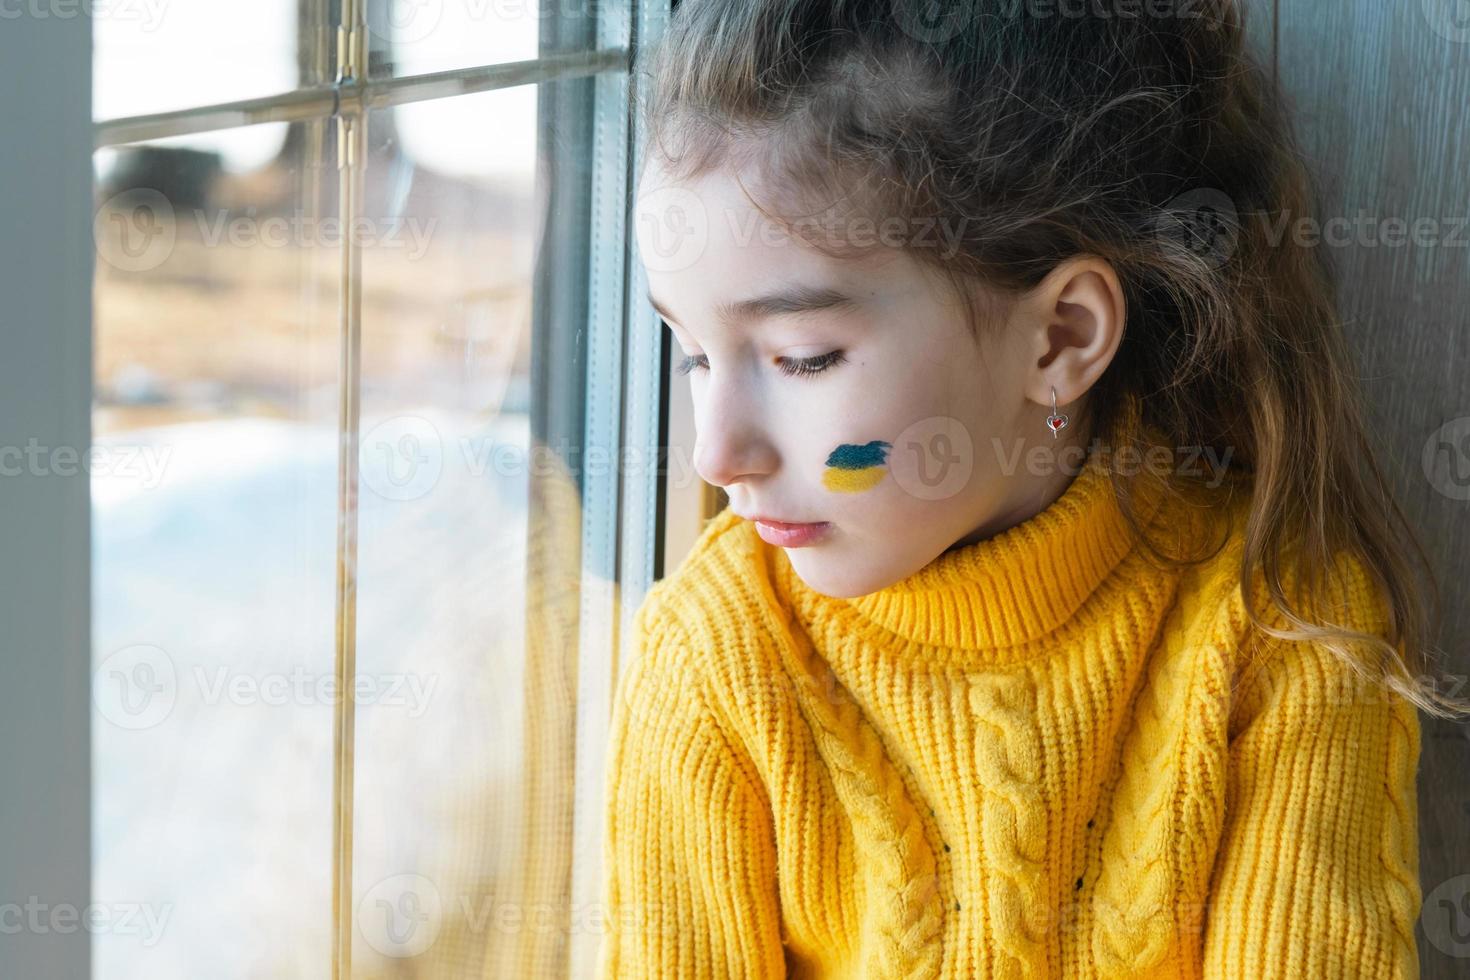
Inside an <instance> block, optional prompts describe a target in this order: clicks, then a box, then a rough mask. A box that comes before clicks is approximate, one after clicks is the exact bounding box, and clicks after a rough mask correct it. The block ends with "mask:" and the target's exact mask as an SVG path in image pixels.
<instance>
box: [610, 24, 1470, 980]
mask: <svg viewBox="0 0 1470 980" xmlns="http://www.w3.org/2000/svg"><path fill="white" fill-rule="evenodd" d="M651 64H652V79H651V92H652V98H651V99H650V100H649V101H648V102H646V103H645V104H643V105H642V106H641V110H642V112H643V113H644V118H645V120H646V123H647V126H648V131H649V133H650V140H649V147H648V151H647V153H646V154H645V159H646V160H647V167H646V169H645V171H644V172H643V173H642V174H641V175H640V180H639V188H638V203H637V208H636V212H637V215H636V216H637V219H638V222H637V229H638V247H639V251H640V255H641V258H642V261H643V263H644V265H645V267H646V270H647V274H648V281H649V285H650V292H651V299H652V301H653V303H654V304H655V306H656V308H657V309H658V310H659V312H660V314H661V315H662V316H663V318H664V320H665V322H666V323H667V324H668V327H669V329H670V330H671V331H672V333H673V336H674V338H675V339H676V340H677V342H678V344H679V347H680V349H681V350H682V352H683V362H682V364H681V365H680V369H681V371H683V372H684V373H686V374H688V376H689V383H690V385H691V391H692V395H693V401H694V407H695V423H696V430H697V432H698V441H697V447H696V450H695V459H694V463H695V466H696V468H697V470H698V472H699V474H700V475H701V477H703V478H704V479H705V480H706V481H708V482H710V483H712V484H715V485H718V486H720V487H723V488H724V490H725V492H726V493H727V494H728V497H729V506H728V507H727V508H726V509H725V510H724V511H722V512H721V513H720V514H719V515H718V516H717V517H715V518H714V519H713V520H712V521H711V522H710V523H709V524H708V525H707V526H706V527H705V529H704V531H703V532H702V534H701V535H700V537H699V540H698V542H697V544H696V545H695V547H694V549H693V552H692V553H691V554H690V555H689V556H688V557H687V558H686V559H685V560H684V561H683V562H682V563H681V565H680V566H679V568H678V569H677V570H676V571H674V572H673V573H672V574H671V575H669V576H668V577H667V578H665V579H664V580H663V581H661V582H659V583H657V584H656V585H655V587H654V588H653V589H652V591H651V592H650V593H649V595H648V596H647V598H646V600H645V601H644V603H643V604H642V606H641V607H640V609H639V611H638V615H637V617H636V619H635V635H636V638H637V647H636V649H635V650H634V651H633V656H634V658H635V659H634V660H633V662H632V663H631V665H630V666H629V668H628V669H627V670H626V671H625V672H624V674H623V676H622V678H621V680H620V682H619V687H618V692H617V700H616V704H615V710H614V723H613V732H612V747H611V751H610V756H609V771H608V777H607V784H606V789H607V799H608V810H607V827H606V830H607V836H606V843H605V852H604V856H605V862H606V864H605V868H606V880H605V893H604V898H605V899H606V903H607V913H608V916H609V921H608V930H609V931H608V932H607V934H606V935H605V937H604V939H603V946H602V955H601V960H600V963H599V968H600V971H601V975H602V976H604V977H616V978H638V977H762V978H765V977H783V976H791V977H798V976H799V977H841V978H865V980H884V978H897V977H905V978H907V977H954V978H959V977H965V978H969V977H1007V978H1024V977H1119V978H1137V977H1156V976H1157V977H1176V976H1191V977H1213V978H1226V977H1231V978H1237V977H1252V978H1259V977H1314V978H1320V977H1354V978H1361V977H1373V978H1381V977H1412V976H1417V975H1418V961H1417V956H1416V951H1415V940H1414V924H1415V920H1416V918H1417V916H1418V911H1419V904H1420V901H1421V893H1420V890H1419V885H1418V878H1417V872H1418V865H1417V861H1418V858H1417V834H1416V823H1415V821H1416V798H1415V771H1416V764H1417V760H1418V753H1419V727H1418V719H1417V715H1416V711H1415V709H1416V707H1418V708H1423V709H1425V710H1426V711H1430V712H1433V713H1436V714H1443V715H1447V716H1452V715H1455V714H1457V713H1461V712H1465V711H1466V710H1467V709H1470V705H1467V704H1466V703H1465V702H1460V701H1454V700H1452V699H1450V698H1449V697H1447V696H1445V695H1443V694H1441V693H1440V692H1438V691H1436V690H1434V689H1433V687H1432V686H1429V687H1428V688H1426V686H1425V685H1424V684H1423V683H1422V682H1420V681H1418V680H1417V679H1416V678H1417V677H1418V673H1417V672H1419V671H1422V670H1423V668H1424V667H1425V666H1426V663H1427V654H1426V653H1425V645H1426V643H1427V642H1428V637H1429V636H1430V635H1431V629H1432V626H1433V621H1432V618H1431V614H1430V612H1428V611H1427V610H1426V608H1425V604H1424V602H1423V596H1424V595H1426V594H1432V591H1433V589H1432V585H1431V586H1429V587H1427V588H1426V587H1425V586H1424V585H1423V584H1421V583H1420V582H1418V581H1417V580H1416V578H1415V574H1414V573H1415V572H1416V570H1418V567H1419V566H1417V565H1414V564H1411V563H1410V562H1409V561H1408V560H1407V557H1406V555H1405V554H1404V552H1403V550H1402V549H1401V547H1400V542H1401V541H1403V540H1407V539H1408V538H1407V537H1406V536H1405V532H1407V531H1408V529H1407V527H1406V522H1405V521H1404V518H1403V516H1402V514H1401V513H1400V511H1399V510H1398V508H1397V507H1396V506H1395V505H1394V504H1392V503H1391V502H1390V498H1389V496H1388V494H1387V490H1386V487H1385V483H1384V479H1383V477H1382V476H1381V474H1380V470H1379V467H1378V465H1377V464H1376V463H1375V461H1374V458H1373V455H1372V452H1371V447H1370V444H1369V439H1368V435H1367V433H1366V431H1365V426H1364V423H1363V421H1362V417H1361V409H1360V406H1359V396H1358V393H1357V392H1356V391H1355V390H1354V388H1353V387H1352V384H1351V381H1352V378H1353V368H1352V365H1351V361H1350V358H1349V351H1348V349H1347V348H1346V346H1345V344H1344V340H1343V337H1342V335H1341V333H1340V332H1339V328H1338V321H1337V316H1336V312H1335V310H1334V306H1333V284H1332V281H1331V279H1330V276H1329V269H1328V265H1327V261H1326V256H1324V255H1323V254H1322V252H1321V251H1320V250H1316V249H1312V248H1310V247H1306V246H1303V245H1301V244H1300V243H1294V242H1292V241H1289V240H1276V239H1274V238H1273V237H1272V236H1271V235H1270V229H1271V227H1272V226H1273V225H1276V224H1277V223H1278V219H1279V217H1280V216H1282V215H1285V216H1287V217H1288V218H1295V217H1298V216H1300V215H1303V214H1305V213H1307V210H1306V209H1307V207H1308V203H1309V194H1310V183H1309V180H1308V176H1307V174H1306V173H1305V172H1304V170H1303V168H1302V164H1301V163H1300V160H1299V157H1298V154H1297V151H1296V149H1295V147H1294V144H1293V143H1292V141H1291V137H1290V134H1289V128H1288V125H1287V123H1286V122H1285V120H1284V119H1283V118H1282V115H1281V110H1280V108H1279V107H1278V104H1277V102H1276V97H1275V95H1274V93H1273V92H1272V91H1271V90H1270V88H1269V86H1268V83H1267V81H1266V80H1265V78H1264V76H1263V75H1262V73H1261V70H1260V69H1259V67H1258V66H1257V65H1256V64H1255V63H1253V62H1252V60H1251V58H1250V57H1249V56H1248V54H1247V53H1246V51H1245V50H1244V49H1243V44H1242V23H1241V19H1240V16H1239V13H1238V11H1237V10H1236V9H1235V6H1234V4H1233V3H1230V2H1228V0H1190V2H1183V0H1181V2H1178V3H1170V2H1166V0H1154V2H1151V3H1148V4H1136V3H1133V4H1130V3H1122V4H1119V5H1117V8H1116V9H1111V10H1101V9H1099V6H1098V4H1096V3H1092V4H1089V5H1077V4H1066V3H1062V4H1060V5H1058V4H1055V3H1051V4H1045V5H1041V6H1038V5H1037V4H1035V3H1029V4H1028V3H1025V2H1020V0H1017V2H1008V0H970V2H949V3H946V4H945V5H943V6H942V7H940V6H938V5H934V4H929V3H926V2H920V0H914V2H912V3H911V2H908V0H685V2H684V3H683V4H682V5H681V6H680V7H679V9H678V10H677V11H676V12H675V15H674V17H673V20H672V23H671V25H670V28H669V30H668V32H667V33H666V35H665V36H664V38H663V39H662V41H661V44H660V46H659V47H658V48H657V50H656V51H655V52H654V55H653V61H652V63H651ZM1417 555H1418V556H1419V557H1420V558H1421V559H1422V558H1423V552H1422V549H1419V550H1418V551H1417Z"/></svg>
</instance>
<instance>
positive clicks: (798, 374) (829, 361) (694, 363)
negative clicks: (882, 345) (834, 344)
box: [675, 350, 847, 378]
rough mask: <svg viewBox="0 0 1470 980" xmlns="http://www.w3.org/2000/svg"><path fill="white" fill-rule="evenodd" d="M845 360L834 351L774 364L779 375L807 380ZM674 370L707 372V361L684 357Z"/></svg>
mask: <svg viewBox="0 0 1470 980" xmlns="http://www.w3.org/2000/svg"><path fill="white" fill-rule="evenodd" d="M846 360H847V358H846V357H845V356H843V352H842V351H840V350H834V351H831V352H830V353H827V354H822V355H820V356H818V357H778V358H776V364H777V365H778V366H779V367H780V369H781V373H782V374H785V375H787V376H788V377H793V378H809V377H811V376H813V375H817V374H821V373H822V372H823V371H826V370H827V369H828V368H831V367H834V366H836V365H838V364H842V363H844V362H846ZM675 370H676V371H678V372H679V374H681V375H684V374H689V373H690V372H692V371H708V370H709V360H708V359H707V358H706V357H705V356H704V355H703V354H696V355H693V356H686V357H685V358H684V359H683V360H682V361H680V362H679V364H678V366H677V367H676V368H675Z"/></svg>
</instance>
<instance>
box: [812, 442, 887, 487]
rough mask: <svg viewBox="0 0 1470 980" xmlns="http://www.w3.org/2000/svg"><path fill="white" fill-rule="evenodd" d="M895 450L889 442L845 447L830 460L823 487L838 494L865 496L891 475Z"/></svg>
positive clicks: (835, 451)
mask: <svg viewBox="0 0 1470 980" xmlns="http://www.w3.org/2000/svg"><path fill="white" fill-rule="evenodd" d="M891 448H892V447H891V446H889V445H888V443H886V442H876V441H875V442H869V443H864V444H861V445H855V444H853V443H843V444H842V445H840V446H838V447H837V448H836V449H834V450H832V453H831V455H829V456H828V457H827V470H826V472H824V473H823V474H822V485H823V486H825V487H826V488H827V489H828V490H834V491H836V492H837V493H862V492H863V491H864V490H871V489H873V487H876V486H877V485H878V484H879V483H880V482H882V480H883V474H884V473H887V472H888V450H889V449H891Z"/></svg>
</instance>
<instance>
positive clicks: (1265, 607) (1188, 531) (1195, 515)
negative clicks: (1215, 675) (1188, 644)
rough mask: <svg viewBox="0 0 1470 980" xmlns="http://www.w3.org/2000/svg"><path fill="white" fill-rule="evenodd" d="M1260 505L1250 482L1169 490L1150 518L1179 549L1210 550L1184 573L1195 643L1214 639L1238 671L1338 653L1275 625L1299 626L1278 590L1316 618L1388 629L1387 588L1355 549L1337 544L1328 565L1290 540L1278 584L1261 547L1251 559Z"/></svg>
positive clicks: (1164, 541)
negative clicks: (1317, 564)
mask: <svg viewBox="0 0 1470 980" xmlns="http://www.w3.org/2000/svg"><path fill="white" fill-rule="evenodd" d="M1254 506H1255V501H1254V500H1253V499H1252V493H1251V486H1250V484H1249V482H1248V481H1246V482H1241V483H1238V484H1237V485H1235V486H1234V487H1230V488H1220V489H1218V490H1215V491H1210V492H1208V493H1206V492H1199V491H1197V492H1194V493H1191V494H1188V495H1184V496H1181V497H1179V498H1174V499H1171V500H1169V501H1168V502H1167V503H1166V505H1165V506H1164V507H1162V508H1160V510H1159V512H1158V513H1157V515H1156V516H1155V518H1154V519H1153V521H1152V522H1151V525H1150V529H1149V534H1150V536H1151V537H1154V538H1155V540H1156V541H1158V542H1159V544H1160V545H1161V546H1163V547H1164V548H1166V549H1167V548H1170V547H1175V548H1180V547H1182V546H1183V545H1184V544H1185V542H1186V540H1187V541H1188V542H1189V543H1191V544H1193V545H1194V546H1196V547H1198V548H1199V550H1200V551H1202V552H1203V557H1202V558H1201V559H1200V560H1198V561H1197V562H1195V563H1194V564H1190V565H1186V566H1184V567H1183V568H1182V569H1181V571H1180V574H1179V578H1178V590H1179V591H1178V595H1177V597H1176V604H1177V606H1178V614H1179V617H1180V619H1181V620H1182V625H1183V627H1184V628H1185V629H1186V631H1188V632H1189V633H1191V634H1192V635H1193V636H1194V637H1195V638H1196V639H1197V641H1198V642H1207V643H1210V644H1212V645H1214V646H1216V647H1217V648H1218V649H1219V652H1220V653H1221V654H1222V656H1223V658H1224V660H1225V661H1226V665H1227V667H1228V669H1229V670H1230V671H1231V673H1232V674H1234V675H1238V674H1240V672H1242V671H1244V670H1246V669H1248V668H1250V667H1251V666H1252V665H1259V664H1260V663H1261V662H1262V661H1264V660H1265V659H1266V658H1269V657H1281V656H1295V657H1298V658H1301V657H1318V656H1324V655H1325V656H1331V651H1330V650H1329V649H1327V648H1326V646H1325V645H1324V644H1322V643H1321V642H1310V641H1295V642H1294V641H1290V640H1286V639H1284V638H1281V637H1276V636H1273V635H1272V634H1271V632H1270V631H1271V630H1291V629H1294V628H1296V626H1295V624H1294V623H1292V621H1291V619H1290V617H1289V615H1288V612H1287V610H1286V609H1284V608H1283V607H1282V603H1281V597H1278V595H1277V594H1276V593H1277V591H1278V589H1279V591H1280V592H1281V593H1282V596H1284V598H1285V599H1286V600H1287V602H1288V605H1290V607H1291V608H1292V610H1294V611H1296V612H1298V613H1299V614H1301V615H1302V616H1303V618H1305V619H1307V620H1308V621H1309V622H1314V623H1323V624H1330V625H1332V626H1334V627H1337V628H1340V629H1343V630H1347V631H1352V632H1356V633H1360V634H1366V635H1368V636H1372V637H1386V636H1387V635H1388V631H1389V629H1390V627H1391V615H1390V611H1389V609H1388V607H1387V604H1386V602H1385V599H1384V595H1383V592H1382V589H1381V588H1380V586H1379V584H1378V582H1377V579H1376V577H1375V576H1374V575H1373V573H1372V570H1371V568H1370V566H1369V564H1368V562H1367V561H1366V559H1364V558H1363V557H1362V556H1361V555H1359V554H1357V553H1355V552H1354V551H1352V550H1350V549H1346V548H1344V549H1340V550H1338V551H1337V552H1336V553H1335V554H1334V555H1333V557H1332V561H1331V562H1330V563H1329V564H1328V566H1327V567H1322V568H1319V569H1316V570H1312V569H1310V568H1309V567H1308V566H1307V565H1306V563H1305V561H1304V558H1303V555H1302V553H1301V550H1300V548H1299V547H1298V546H1296V545H1293V544H1290V543H1288V544H1287V545H1286V546H1284V547H1283V548H1282V549H1281V550H1280V554H1278V555H1277V556H1276V558H1277V560H1276V562H1275V563H1274V567H1275V568H1276V582H1275V587H1274V588H1273V583H1272V582H1271V580H1270V577H1269V576H1268V575H1267V572H1266V568H1265V562H1263V560H1262V556H1254V557H1253V558H1252V559H1251V560H1250V563H1249V566H1248V565H1247V554H1246V544H1247V532H1248V530H1250V527H1249V523H1250V521H1251V519H1252V516H1253V508H1254ZM1238 679H1239V678H1238V677H1237V680H1238Z"/></svg>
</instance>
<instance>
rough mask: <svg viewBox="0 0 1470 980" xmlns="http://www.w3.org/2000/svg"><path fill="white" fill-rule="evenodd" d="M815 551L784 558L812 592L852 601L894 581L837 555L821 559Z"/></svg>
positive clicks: (790, 552) (789, 552) (788, 552)
mask: <svg viewBox="0 0 1470 980" xmlns="http://www.w3.org/2000/svg"><path fill="white" fill-rule="evenodd" d="M820 550H821V549H818V548H788V549H787V550H786V557H787V558H788V559H789V560H790V562H791V568H792V570H793V571H795V572H796V574H797V576H798V577H799V578H800V579H801V580H802V582H803V583H805V584H806V587H807V588H809V589H811V590H813V591H814V592H820V593H821V594H822V595H825V596H828V597H830V598H833V599H855V598H857V597H858V596H863V595H867V594H868V593H870V592H877V591H878V590H879V589H882V588H884V587H885V586H888V585H891V584H892V583H893V581H894V579H892V578H891V577H887V578H885V577H884V576H882V575H881V574H877V572H878V571H880V570H875V569H869V568H864V567H862V566H857V567H854V565H853V563H852V562H851V561H847V560H843V559H842V558H840V557H838V556H836V555H825V556H824V555H822V554H820V553H819V552H820Z"/></svg>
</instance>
